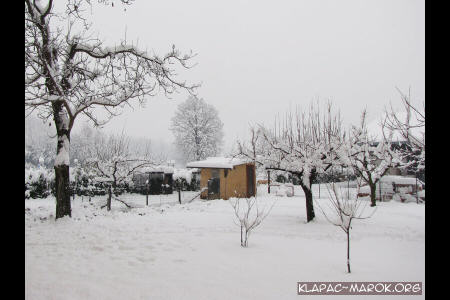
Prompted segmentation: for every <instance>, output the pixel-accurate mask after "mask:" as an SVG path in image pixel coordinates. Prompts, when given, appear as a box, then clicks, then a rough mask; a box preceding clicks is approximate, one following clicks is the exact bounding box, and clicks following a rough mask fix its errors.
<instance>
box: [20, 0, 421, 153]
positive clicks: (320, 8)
mask: <svg viewBox="0 0 450 300" xmlns="http://www.w3.org/2000/svg"><path fill="white" fill-rule="evenodd" d="M56 5H63V3H59V4H56ZM424 6H425V1H419V0H397V1H380V0H377V1H357V0H341V1H329V0H314V1H313V0H309V1H306V0H303V1H277V2H274V1H236V0H232V1H226V2H212V1H201V0H192V1H142V0H136V1H135V3H134V4H133V5H131V6H127V7H123V6H121V5H118V4H117V3H116V5H115V6H114V7H113V6H110V7H106V8H105V7H104V6H103V5H101V6H99V5H96V4H95V3H94V5H93V6H92V9H91V11H90V12H89V15H90V17H91V20H92V21H93V25H94V28H95V30H96V31H97V32H98V35H99V37H101V38H103V39H104V40H105V43H106V45H110V46H113V45H116V44H117V43H118V42H119V41H120V40H121V39H123V38H124V37H125V36H126V39H127V42H128V43H133V44H137V45H138V46H140V48H143V49H146V50H147V51H149V52H154V53H157V54H160V55H163V54H165V53H167V52H168V51H169V50H170V49H171V45H172V44H175V45H176V46H177V47H178V48H179V49H180V50H181V51H183V52H189V51H190V50H192V51H193V52H194V53H197V56H196V57H195V58H194V59H193V62H195V63H196V65H195V66H194V67H193V68H192V69H190V70H180V73H179V78H180V79H185V80H186V81H187V82H189V83H199V82H200V83H202V86H201V87H200V88H199V89H198V90H197V93H198V97H200V98H203V99H204V100H205V101H206V102H208V103H209V104H212V105H213V106H214V107H215V108H216V109H217V110H218V111H219V116H220V119H221V120H222V122H223V123H224V128H223V129H224V134H225V135H224V147H223V150H222V152H223V153H226V152H228V151H229V150H230V149H231V147H232V146H233V145H234V143H235V141H236V139H237V138H241V139H245V138H246V137H247V133H248V127H249V125H250V124H258V123H259V124H272V123H273V121H274V118H275V116H276V115H277V114H284V113H285V112H286V111H287V110H289V109H295V107H296V106H300V107H303V106H307V105H309V104H310V102H311V101H312V100H317V99H318V100H320V101H321V102H322V103H323V102H325V101H327V100H331V101H332V102H333V105H334V106H335V107H336V108H338V109H340V111H341V115H342V119H343V121H344V125H349V124H351V123H353V124H355V123H357V122H358V121H359V118H360V113H361V111H362V110H363V109H364V108H367V110H368V119H369V121H371V120H375V119H377V118H380V116H381V114H382V113H383V110H384V108H385V107H386V106H388V105H389V104H390V103H392V105H393V106H394V108H399V109H400V107H401V101H400V95H399V93H398V91H397V90H396V87H398V88H399V89H400V90H402V91H403V92H407V91H408V88H411V98H412V103H413V104H419V103H421V102H422V101H424V100H425V7H424ZM187 98H188V94H187V93H184V92H182V93H179V94H175V95H172V98H171V99H167V98H166V97H165V96H164V94H158V95H157V96H155V97H149V98H148V100H147V103H146V105H145V107H143V108H142V107H139V106H138V105H137V103H135V105H134V108H129V107H126V108H125V109H124V111H123V113H122V115H120V116H118V117H115V118H113V119H112V120H111V121H110V122H109V123H108V124H107V125H105V126H103V128H102V130H103V131H105V132H107V133H113V132H121V131H122V130H124V131H125V132H126V133H127V135H129V136H133V137H144V138H149V139H150V140H151V141H152V147H153V149H155V151H157V152H159V151H166V153H168V155H169V156H172V157H173V158H174V159H177V153H176V151H175V149H174V146H173V140H174V138H173V135H172V133H171V132H170V130H169V126H170V119H171V118H172V116H173V115H174V113H175V110H176V108H177V106H178V105H179V104H180V103H181V102H182V101H185V100H186V99H187ZM84 122H85V120H82V119H80V120H79V122H77V123H76V124H75V126H74V132H77V131H79V130H80V129H81V128H82V126H83V123H84ZM38 123H39V124H42V122H37V123H36V122H34V121H29V119H27V120H26V139H27V131H30V130H32V129H30V127H31V128H34V130H35V131H36V128H38V127H36V126H40V125H38ZM42 125H43V126H44V127H42V128H45V130H47V131H49V133H45V135H47V136H51V131H52V129H53V128H52V127H51V126H54V125H53V124H51V126H48V123H47V124H42ZM42 130H43V129H42ZM42 130H39V131H41V132H42V134H43V136H45V135H44V132H43V131H42ZM53 131H54V129H53Z"/></svg>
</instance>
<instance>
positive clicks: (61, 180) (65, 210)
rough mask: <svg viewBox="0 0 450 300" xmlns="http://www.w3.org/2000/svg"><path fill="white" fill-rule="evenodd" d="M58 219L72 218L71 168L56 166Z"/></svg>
mask: <svg viewBox="0 0 450 300" xmlns="http://www.w3.org/2000/svg"><path fill="white" fill-rule="evenodd" d="M55 185H56V189H55V190H56V219H58V218H62V217H64V216H72V213H71V212H72V209H71V207H70V191H69V166H67V165H61V166H55Z"/></svg>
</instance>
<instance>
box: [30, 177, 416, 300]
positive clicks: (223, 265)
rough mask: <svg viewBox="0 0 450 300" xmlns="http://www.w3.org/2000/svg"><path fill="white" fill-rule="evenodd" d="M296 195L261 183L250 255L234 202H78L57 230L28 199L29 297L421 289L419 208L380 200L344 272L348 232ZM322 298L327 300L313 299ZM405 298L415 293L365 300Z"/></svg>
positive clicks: (44, 207) (358, 229) (46, 208)
mask: <svg viewBox="0 0 450 300" xmlns="http://www.w3.org/2000/svg"><path fill="white" fill-rule="evenodd" d="M314 193H315V196H318V186H314ZM295 194H296V196H294V197H275V196H274V193H273V194H271V195H270V196H268V195H267V187H266V186H260V187H259V189H258V195H259V196H258V200H259V201H261V203H262V204H266V205H268V204H269V203H272V201H273V200H275V199H276V203H275V206H274V207H273V209H272V211H271V213H270V215H269V216H268V217H267V218H266V219H265V220H264V222H263V223H262V224H261V225H260V227H257V228H256V229H255V231H254V232H253V233H252V235H251V236H250V239H249V247H248V248H242V247H241V246H240V231H239V228H238V227H237V226H236V225H235V224H234V222H233V220H234V212H233V209H232V207H231V205H230V203H228V202H227V201H224V200H213V201H203V200H199V199H198V198H197V199H196V200H194V201H193V202H191V203H185V202H187V201H188V200H190V199H192V197H193V196H194V195H195V193H194V192H184V193H183V200H182V202H183V204H181V205H180V204H178V195H177V194H176V193H174V194H172V195H162V196H159V195H158V196H150V201H149V202H150V206H149V207H146V206H145V196H142V195H123V196H121V197H120V198H121V199H124V200H126V201H127V202H128V203H130V204H131V205H133V207H135V208H133V209H131V210H129V209H126V208H125V206H124V205H123V204H121V203H119V202H117V201H113V205H112V206H113V207H112V211H111V212H107V211H106V209H100V206H101V205H103V204H104V203H105V199H106V197H105V196H102V197H95V198H93V199H92V202H91V203H89V202H88V201H87V199H86V198H84V199H83V200H84V201H83V202H82V201H81V198H80V197H77V198H76V199H75V201H73V204H72V218H63V219H59V220H58V221H56V222H55V220H54V211H55V204H54V198H47V199H34V200H33V199H30V200H26V201H25V288H26V299H152V300H153V299H196V300H197V299H208V300H209V299H305V296H298V295H297V294H296V288H297V286H296V283H297V282H298V281H314V280H317V281H422V282H423V284H424V285H425V243H424V240H425V222H424V221H425V206H424V205H423V204H416V203H400V202H395V201H390V202H382V203H378V207H377V210H376V212H375V214H374V215H373V217H372V218H370V219H367V220H361V221H358V220H356V221H354V223H353V229H352V239H351V244H352V247H351V263H352V273H351V274H347V273H346V240H345V234H344V233H343V232H342V231H341V229H339V228H338V227H336V226H333V225H331V224H329V223H328V222H327V221H326V220H325V218H324V217H323V215H322V214H321V212H320V210H319V209H316V220H315V221H313V222H310V223H305V220H306V211H305V200H304V197H303V193H302V192H301V189H300V188H299V187H297V186H296V187H295ZM326 196H327V192H326V189H325V187H324V186H323V185H322V187H321V198H320V199H316V200H317V201H319V203H321V204H324V205H325V203H326V202H327V199H326ZM370 209H372V208H370V207H369V208H368V210H370ZM424 290H425V289H424ZM321 297H328V298H329V297H330V296H310V298H311V299H318V298H321ZM352 297H353V298H355V299H361V298H364V296H352ZM404 297H408V299H409V297H411V296H379V297H377V296H370V299H376V298H380V299H402V298H404ZM328 298H327V299H328ZM332 298H333V299H345V298H347V297H346V296H333V297H332ZM413 298H414V299H423V298H424V296H423V295H422V296H413ZM330 299H331V298H330Z"/></svg>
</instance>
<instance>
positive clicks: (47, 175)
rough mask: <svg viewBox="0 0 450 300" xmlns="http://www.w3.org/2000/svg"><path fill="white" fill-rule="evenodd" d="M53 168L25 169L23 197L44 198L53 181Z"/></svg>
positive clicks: (48, 193) (49, 190)
mask: <svg viewBox="0 0 450 300" xmlns="http://www.w3.org/2000/svg"><path fill="white" fill-rule="evenodd" d="M54 180H55V179H54V172H53V170H49V169H46V168H44V167H37V168H35V167H29V168H26V169H25V199H28V198H33V199H35V198H46V197H47V196H48V195H50V192H51V188H52V185H53V182H54Z"/></svg>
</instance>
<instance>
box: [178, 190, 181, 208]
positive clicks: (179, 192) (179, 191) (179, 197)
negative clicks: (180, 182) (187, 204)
mask: <svg viewBox="0 0 450 300" xmlns="http://www.w3.org/2000/svg"><path fill="white" fill-rule="evenodd" d="M178 202H180V204H181V189H180V187H178Z"/></svg>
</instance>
